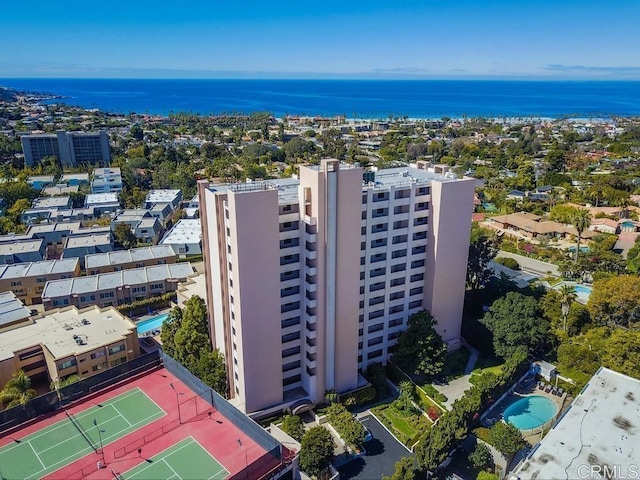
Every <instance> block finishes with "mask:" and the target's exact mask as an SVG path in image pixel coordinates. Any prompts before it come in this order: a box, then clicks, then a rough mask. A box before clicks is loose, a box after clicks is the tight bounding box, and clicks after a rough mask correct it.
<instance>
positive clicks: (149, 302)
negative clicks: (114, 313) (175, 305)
mask: <svg viewBox="0 0 640 480" xmlns="http://www.w3.org/2000/svg"><path fill="white" fill-rule="evenodd" d="M175 299H176V292H167V293H164V294H162V295H160V296H157V297H150V298H145V299H143V300H136V301H135V302H132V303H129V304H127V305H119V306H118V307H116V309H117V310H118V311H119V312H122V313H127V314H130V313H131V312H134V311H136V310H138V309H142V308H160V307H165V306H168V305H169V304H170V303H171V302H172V301H175Z"/></svg>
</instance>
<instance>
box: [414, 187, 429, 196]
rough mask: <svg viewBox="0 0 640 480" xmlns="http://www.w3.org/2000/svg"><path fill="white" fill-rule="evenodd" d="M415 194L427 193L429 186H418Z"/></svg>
mask: <svg viewBox="0 0 640 480" xmlns="http://www.w3.org/2000/svg"><path fill="white" fill-rule="evenodd" d="M416 195H429V187H419V188H418V189H416Z"/></svg>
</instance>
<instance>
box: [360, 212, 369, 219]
mask: <svg viewBox="0 0 640 480" xmlns="http://www.w3.org/2000/svg"><path fill="white" fill-rule="evenodd" d="M360 218H361V219H362V220H366V219H367V211H366V210H363V211H362V215H361V216H360Z"/></svg>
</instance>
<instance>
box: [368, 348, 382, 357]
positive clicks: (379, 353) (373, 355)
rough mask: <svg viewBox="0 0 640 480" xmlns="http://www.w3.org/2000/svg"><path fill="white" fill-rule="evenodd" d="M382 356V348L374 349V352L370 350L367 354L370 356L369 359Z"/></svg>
mask: <svg viewBox="0 0 640 480" xmlns="http://www.w3.org/2000/svg"><path fill="white" fill-rule="evenodd" d="M381 356H382V350H374V351H373V352H370V353H369V355H367V357H369V359H372V358H377V357H381Z"/></svg>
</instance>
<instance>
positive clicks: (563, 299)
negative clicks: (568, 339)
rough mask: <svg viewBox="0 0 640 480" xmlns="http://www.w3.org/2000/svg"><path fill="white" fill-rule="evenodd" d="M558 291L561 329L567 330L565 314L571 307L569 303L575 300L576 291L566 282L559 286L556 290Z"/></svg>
mask: <svg viewBox="0 0 640 480" xmlns="http://www.w3.org/2000/svg"><path fill="white" fill-rule="evenodd" d="M558 293H560V308H561V310H562V329H563V330H564V331H565V332H566V331H567V316H568V315H569V310H570V309H571V304H572V303H573V302H575V300H576V298H577V295H576V291H575V289H574V288H573V286H571V285H567V284H566V283H565V284H564V285H562V286H561V287H560V290H559V291H558Z"/></svg>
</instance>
